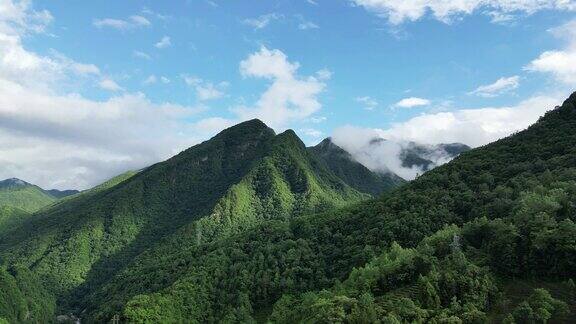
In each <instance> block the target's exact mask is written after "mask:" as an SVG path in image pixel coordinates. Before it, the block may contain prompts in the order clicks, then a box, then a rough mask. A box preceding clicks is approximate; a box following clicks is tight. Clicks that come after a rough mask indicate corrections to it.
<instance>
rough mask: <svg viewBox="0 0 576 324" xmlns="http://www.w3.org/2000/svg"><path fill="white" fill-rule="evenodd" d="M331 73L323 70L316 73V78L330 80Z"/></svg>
mask: <svg viewBox="0 0 576 324" xmlns="http://www.w3.org/2000/svg"><path fill="white" fill-rule="evenodd" d="M332 74H333V73H332V71H330V70H328V69H326V68H324V69H322V70H319V71H318V72H316V76H317V77H318V79H320V80H330V79H331V78H332Z"/></svg>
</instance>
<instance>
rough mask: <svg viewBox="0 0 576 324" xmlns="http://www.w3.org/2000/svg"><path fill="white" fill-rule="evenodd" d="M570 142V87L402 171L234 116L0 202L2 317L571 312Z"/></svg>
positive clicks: (360, 318) (574, 104) (460, 318)
mask: <svg viewBox="0 0 576 324" xmlns="http://www.w3.org/2000/svg"><path fill="white" fill-rule="evenodd" d="M575 143H576V93H575V94H573V95H572V96H571V97H570V98H568V99H567V100H566V101H565V102H564V103H563V105H562V106H559V107H556V108H555V109H553V110H550V111H549V112H548V113H546V115H545V116H543V117H541V118H540V120H539V121H538V122H537V123H535V124H534V125H532V126H530V127H529V128H527V129H526V130H523V131H521V132H518V133H516V134H513V135H511V136H509V137H506V138H503V139H501V140H498V141H496V142H494V143H491V144H488V145H485V146H483V147H479V148H475V149H472V150H470V151H467V152H464V153H462V154H460V155H459V156H458V157H457V158H455V159H454V160H452V161H451V162H449V163H447V164H445V165H442V166H440V167H437V168H435V169H433V170H431V171H428V172H426V173H424V174H423V175H421V176H419V177H418V178H417V179H415V180H413V181H410V182H406V183H405V181H403V180H402V179H399V178H396V177H394V176H393V175H388V174H380V173H374V172H371V171H370V170H368V169H367V168H365V167H364V166H362V165H361V164H359V163H357V162H355V161H353V160H352V159H351V158H350V157H349V156H348V155H347V154H346V152H345V151H343V150H341V149H340V148H338V147H337V146H336V145H335V144H333V143H330V142H322V143H320V144H319V145H318V146H316V147H313V148H307V147H306V146H305V145H304V143H303V142H302V141H301V140H300V139H299V138H298V137H297V136H296V134H295V133H294V132H293V131H290V130H289V131H286V132H284V133H281V134H275V133H274V131H273V130H272V129H270V128H268V127H267V126H266V125H264V124H263V123H262V122H260V121H258V120H251V121H248V122H244V123H241V124H239V125H236V126H233V127H231V128H229V129H227V130H224V131H223V132H221V133H220V134H218V135H216V136H215V137H214V138H212V139H210V140H208V141H206V142H204V143H201V144H199V145H197V146H194V147H192V148H190V149H188V150H186V151H183V152H181V153H180V154H178V155H176V156H174V157H173V158H171V159H169V160H167V161H165V162H161V163H158V164H155V165H152V166H150V167H148V168H145V169H143V170H140V171H138V172H129V173H127V174H124V175H121V176H119V177H118V178H115V179H112V180H110V181H109V182H107V183H105V184H103V185H102V186H99V187H96V188H94V189H92V190H89V191H86V192H83V193H80V194H77V195H73V196H70V197H67V198H64V199H62V200H59V201H57V202H55V203H53V204H52V205H50V206H47V207H44V208H41V209H39V210H35V211H32V212H27V211H20V210H15V209H14V208H13V207H0V210H2V213H1V214H0V323H4V322H5V323H52V322H67V321H69V322H73V321H74V320H75V319H77V318H79V319H80V320H81V321H82V322H86V323H106V322H110V321H111V320H112V319H113V318H117V319H119V321H120V322H121V323H295V322H299V323H487V322H488V323H574V322H576V284H575V282H574V281H575V280H576V223H575V222H576V145H575ZM2 208H4V209H2ZM4 210H5V211H4ZM3 215H4V216H3ZM11 222H12V223H11ZM6 224H8V225H6Z"/></svg>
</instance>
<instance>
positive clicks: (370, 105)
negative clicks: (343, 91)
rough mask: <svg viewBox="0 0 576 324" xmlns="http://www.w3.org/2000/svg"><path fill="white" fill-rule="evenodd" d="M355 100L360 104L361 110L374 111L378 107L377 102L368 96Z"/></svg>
mask: <svg viewBox="0 0 576 324" xmlns="http://www.w3.org/2000/svg"><path fill="white" fill-rule="evenodd" d="M355 100H356V102H358V103H360V104H362V106H363V108H364V109H366V110H374V108H376V107H378V101H376V100H375V99H373V98H371V97H369V96H362V97H356V99H355Z"/></svg>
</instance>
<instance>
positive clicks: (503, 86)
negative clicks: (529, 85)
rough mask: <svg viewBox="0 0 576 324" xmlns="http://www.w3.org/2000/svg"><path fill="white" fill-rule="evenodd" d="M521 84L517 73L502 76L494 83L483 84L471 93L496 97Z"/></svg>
mask: <svg viewBox="0 0 576 324" xmlns="http://www.w3.org/2000/svg"><path fill="white" fill-rule="evenodd" d="M519 84H520V77H519V76H517V75H515V76H511V77H507V78H505V77H502V78H500V79H498V80H496V81H495V82H494V83H491V84H487V85H481V86H479V87H478V88H476V90H474V91H472V92H470V94H474V95H478V96H481V97H496V96H499V95H501V94H504V93H506V92H510V91H512V90H514V89H516V88H518V85H519Z"/></svg>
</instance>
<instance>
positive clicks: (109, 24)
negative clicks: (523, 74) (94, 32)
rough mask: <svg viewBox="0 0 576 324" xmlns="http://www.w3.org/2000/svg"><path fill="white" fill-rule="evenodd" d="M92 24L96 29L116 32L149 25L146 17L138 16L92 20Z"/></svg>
mask: <svg viewBox="0 0 576 324" xmlns="http://www.w3.org/2000/svg"><path fill="white" fill-rule="evenodd" d="M92 24H93V25H94V26H95V27H97V28H112V29H117V30H131V29H136V28H140V27H146V26H150V25H151V23H150V21H149V20H148V19H147V18H146V17H144V16H140V15H133V16H130V17H128V18H126V19H117V18H102V19H94V21H93V22H92Z"/></svg>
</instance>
